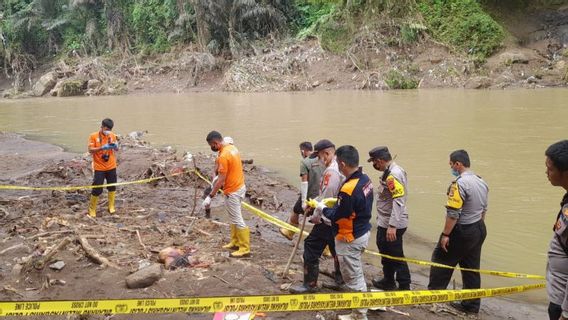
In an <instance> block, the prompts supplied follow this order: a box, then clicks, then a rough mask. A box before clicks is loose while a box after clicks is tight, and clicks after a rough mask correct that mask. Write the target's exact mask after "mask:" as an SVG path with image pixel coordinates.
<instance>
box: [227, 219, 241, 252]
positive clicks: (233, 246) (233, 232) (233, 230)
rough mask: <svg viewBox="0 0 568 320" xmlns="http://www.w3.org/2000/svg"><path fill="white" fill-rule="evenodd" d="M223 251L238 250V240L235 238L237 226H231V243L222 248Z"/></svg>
mask: <svg viewBox="0 0 568 320" xmlns="http://www.w3.org/2000/svg"><path fill="white" fill-rule="evenodd" d="M223 249H229V250H238V249H239V239H238V238H237V226H236V225H234V224H232V225H231V241H230V242H229V243H228V244H226V245H224V246H223Z"/></svg>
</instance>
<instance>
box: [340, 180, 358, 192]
mask: <svg viewBox="0 0 568 320" xmlns="http://www.w3.org/2000/svg"><path fill="white" fill-rule="evenodd" d="M357 182H359V179H351V180H349V181H347V182H345V183H344V184H343V185H342V186H341V190H340V192H344V193H346V194H348V195H351V194H352V193H353V190H355V187H356V186H357Z"/></svg>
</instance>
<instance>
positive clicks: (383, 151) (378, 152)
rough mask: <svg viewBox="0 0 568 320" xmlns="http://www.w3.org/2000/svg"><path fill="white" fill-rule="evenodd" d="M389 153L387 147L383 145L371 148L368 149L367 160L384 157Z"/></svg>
mask: <svg viewBox="0 0 568 320" xmlns="http://www.w3.org/2000/svg"><path fill="white" fill-rule="evenodd" d="M389 155H390V152H389V148H387V147H385V146H381V147H376V148H373V149H372V150H371V151H369V157H370V158H369V160H367V162H372V161H373V160H374V159H385V158H388V156H389Z"/></svg>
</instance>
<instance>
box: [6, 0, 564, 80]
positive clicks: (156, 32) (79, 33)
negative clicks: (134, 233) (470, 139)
mask: <svg viewBox="0 0 568 320" xmlns="http://www.w3.org/2000/svg"><path fill="white" fill-rule="evenodd" d="M539 2H540V3H542V4H544V5H558V4H562V3H565V2H566V1H565V0H540V1H539ZM497 3H500V4H503V3H507V4H508V5H511V6H516V7H519V8H525V7H527V6H529V5H530V3H531V1H529V0H502V1H499V0H295V1H294V0H2V1H1V2H0V40H1V41H2V45H1V46H0V61H2V62H3V64H2V65H1V67H0V68H1V69H2V71H3V72H4V73H5V74H6V75H18V74H23V73H25V72H26V71H28V70H31V69H33V68H35V67H36V65H37V64H38V63H41V62H43V61H45V60H46V59H47V60H49V59H52V58H53V57H58V56H62V55H73V56H90V55H92V56H96V55H108V54H119V55H131V54H142V55H149V54H155V53H163V52H167V51H169V50H172V48H175V47H181V46H188V45H193V46H195V47H196V48H197V49H198V50H203V51H209V52H210V53H212V54H214V55H223V56H225V57H228V58H238V57H239V56H242V55H247V54H250V53H251V52H252V48H251V44H252V43H253V42H254V41H257V40H259V39H260V40H261V39H266V38H267V37H270V38H277V37H282V36H296V37H298V38H304V37H309V36H316V37H318V38H319V39H320V41H321V43H322V46H323V47H324V48H325V49H327V50H330V51H333V52H336V53H344V52H345V51H346V50H347V48H348V47H349V45H350V43H351V42H352V41H353V39H354V38H355V36H356V34H357V33H358V32H360V30H361V29H362V27H364V26H369V25H372V26H376V27H378V28H380V27H381V24H380V23H377V21H381V22H385V21H387V22H388V23H389V25H391V26H392V25H395V26H396V27H397V28H398V30H399V36H400V41H402V42H405V43H412V42H414V41H417V40H418V39H419V35H420V34H421V33H422V32H427V33H429V34H430V35H431V36H432V37H433V38H435V39H436V40H438V41H440V42H443V43H446V44H447V45H449V46H450V47H453V48H456V50H459V51H461V52H463V53H465V54H470V55H473V56H475V57H478V58H481V59H484V58H485V57H487V56H488V55H490V54H492V53H493V52H494V51H495V50H496V49H497V48H498V47H499V46H500V44H501V42H502V40H503V38H504V35H505V32H504V30H503V29H502V27H501V26H500V25H499V24H498V23H497V22H496V21H495V20H494V19H493V18H492V17H491V16H490V15H489V14H488V13H487V12H486V10H484V6H490V5H495V4H497ZM532 3H533V4H534V1H533V2H532ZM400 41H399V42H400Z"/></svg>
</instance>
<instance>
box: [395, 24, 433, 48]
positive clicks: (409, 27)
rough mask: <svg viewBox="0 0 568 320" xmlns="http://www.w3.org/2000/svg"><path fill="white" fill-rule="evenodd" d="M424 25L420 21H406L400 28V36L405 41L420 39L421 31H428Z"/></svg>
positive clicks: (410, 41) (411, 41) (412, 41)
mask: <svg viewBox="0 0 568 320" xmlns="http://www.w3.org/2000/svg"><path fill="white" fill-rule="evenodd" d="M427 29H428V28H426V27H425V26H424V25H422V24H419V23H405V24H403V25H402V27H401V28H400V37H401V38H402V42H403V43H407V44H408V43H414V42H416V41H418V38H419V36H420V33H421V32H423V31H426V30H427Z"/></svg>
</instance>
